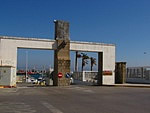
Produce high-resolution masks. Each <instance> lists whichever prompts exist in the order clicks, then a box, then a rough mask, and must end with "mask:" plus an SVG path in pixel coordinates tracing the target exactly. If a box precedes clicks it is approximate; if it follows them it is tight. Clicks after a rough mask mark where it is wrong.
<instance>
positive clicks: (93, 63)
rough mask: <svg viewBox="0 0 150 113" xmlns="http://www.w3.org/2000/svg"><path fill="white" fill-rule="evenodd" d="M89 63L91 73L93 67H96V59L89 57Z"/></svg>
mask: <svg viewBox="0 0 150 113" xmlns="http://www.w3.org/2000/svg"><path fill="white" fill-rule="evenodd" d="M90 61H91V71H92V70H93V66H94V65H96V58H94V57H90Z"/></svg>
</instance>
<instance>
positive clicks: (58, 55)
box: [54, 20, 70, 86]
mask: <svg viewBox="0 0 150 113" xmlns="http://www.w3.org/2000/svg"><path fill="white" fill-rule="evenodd" d="M54 23H55V40H56V50H55V51H54V85H55V86H68V85H70V79H69V78H67V77H66V74H67V73H70V38H69V23H68V22H65V21H60V20H57V21H54ZM59 73H62V75H63V76H62V77H61V78H59V77H58V74H59Z"/></svg>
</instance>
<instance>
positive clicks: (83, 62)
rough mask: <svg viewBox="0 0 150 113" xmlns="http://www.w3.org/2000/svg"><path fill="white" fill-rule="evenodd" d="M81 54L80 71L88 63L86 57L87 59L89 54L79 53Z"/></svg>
mask: <svg viewBox="0 0 150 113" xmlns="http://www.w3.org/2000/svg"><path fill="white" fill-rule="evenodd" d="M81 55H82V71H83V67H84V66H85V65H86V64H88V59H89V56H87V54H85V53H81Z"/></svg>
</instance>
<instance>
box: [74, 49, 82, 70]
mask: <svg viewBox="0 0 150 113" xmlns="http://www.w3.org/2000/svg"><path fill="white" fill-rule="evenodd" d="M78 58H81V54H79V53H78V51H76V59H75V71H76V72H77V71H78V70H77V68H78V67H77V66H78Z"/></svg>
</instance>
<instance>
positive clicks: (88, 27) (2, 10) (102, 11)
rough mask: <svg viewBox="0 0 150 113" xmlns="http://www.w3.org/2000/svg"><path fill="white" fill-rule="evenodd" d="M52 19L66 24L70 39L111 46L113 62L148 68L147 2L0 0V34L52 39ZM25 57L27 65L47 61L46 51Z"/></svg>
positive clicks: (149, 27) (149, 5) (21, 53)
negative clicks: (27, 60)
mask: <svg viewBox="0 0 150 113" xmlns="http://www.w3.org/2000/svg"><path fill="white" fill-rule="evenodd" d="M54 19H56V20H57V19H58V20H66V21H69V22H70V38H71V40H76V41H91V42H104V43H113V44H116V61H125V62H127V65H128V66H145V65H150V1H149V0H0V35H7V36H21V37H38V38H48V39H53V38H54V23H53V20H54ZM144 52H146V54H144ZM18 53H19V54H18V65H19V66H23V65H24V64H23V61H24V60H23V59H24V58H25V51H24V50H19V51H18ZM50 53H51V54H53V53H52V52H50ZM72 54H73V53H72ZM29 55H30V56H29V59H30V63H31V64H34V63H37V61H38V63H39V64H41V63H43V62H44V63H47V62H51V61H49V60H50V59H49V57H52V55H50V54H49V52H48V51H38V52H37V51H32V50H31V51H29ZM36 56H38V57H36ZM44 56H47V57H46V58H44V61H41V59H40V58H43V57H44ZM72 56H73V55H72ZM35 57H36V58H35ZM35 59H36V61H35ZM46 59H47V60H46ZM21 62H22V63H21ZM46 65H48V64H46Z"/></svg>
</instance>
